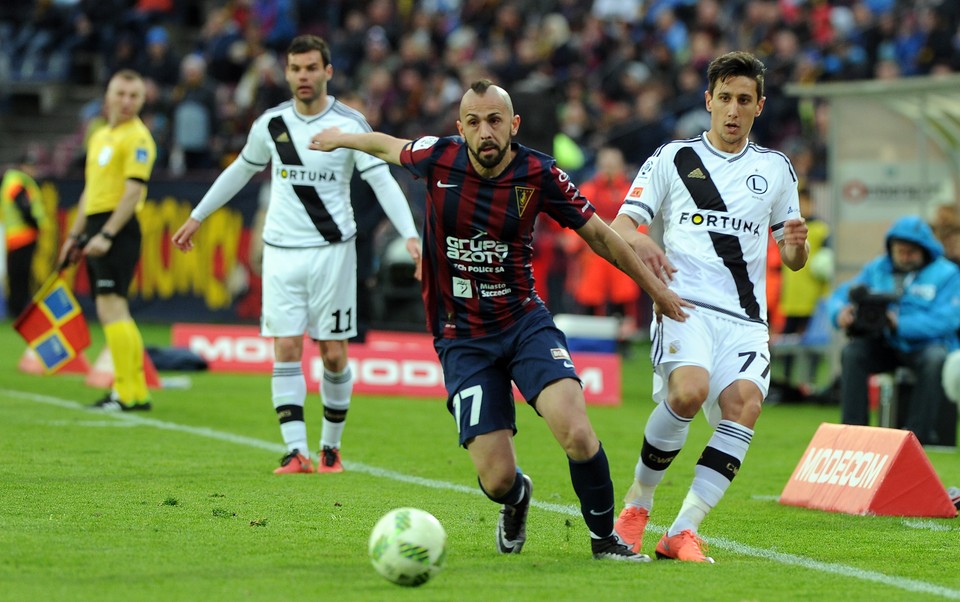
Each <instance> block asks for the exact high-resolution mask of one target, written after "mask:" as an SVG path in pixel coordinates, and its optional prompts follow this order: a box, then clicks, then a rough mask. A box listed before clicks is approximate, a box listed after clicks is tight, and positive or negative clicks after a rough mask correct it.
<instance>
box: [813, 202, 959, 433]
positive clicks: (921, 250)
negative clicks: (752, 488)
mask: <svg viewBox="0 0 960 602" xmlns="http://www.w3.org/2000/svg"><path fill="white" fill-rule="evenodd" d="M886 248H887V252H886V253H885V254H883V255H881V256H879V257H877V258H876V259H873V260H872V261H870V262H869V263H867V265H865V266H864V267H863V269H862V270H861V271H860V273H859V274H857V275H856V276H855V277H854V278H853V279H852V280H850V281H849V282H847V283H845V284H843V285H841V286H840V287H838V288H837V289H836V290H835V291H834V292H833V294H832V295H831V297H830V299H829V310H830V317H831V320H832V321H833V323H834V324H835V325H836V326H837V327H838V328H840V329H843V330H844V331H845V332H846V333H847V335H848V336H849V337H850V339H849V342H848V343H847V345H846V346H845V347H844V349H843V352H842V355H841V370H842V371H841V375H840V389H841V404H842V416H841V419H842V420H841V421H842V422H843V423H844V424H864V425H865V424H867V423H868V416H869V414H868V403H867V379H868V378H869V376H870V375H871V374H875V373H882V372H890V371H892V370H894V369H895V368H897V367H900V366H906V367H909V368H910V369H911V370H912V371H913V373H914V375H915V376H916V385H915V386H914V388H913V393H912V396H911V398H910V400H909V413H908V415H907V422H906V424H905V425H904V427H903V428H905V429H907V430H910V431H913V432H914V434H916V436H917V438H918V439H919V440H920V443H921V444H924V445H932V444H936V443H937V442H938V441H937V434H936V417H937V412H938V410H939V407H940V404H943V403H946V401H945V394H944V391H943V386H942V385H941V378H940V375H941V372H942V370H943V363H944V360H945V358H946V357H947V354H948V353H949V352H950V351H952V350H954V349H956V348H957V347H958V346H960V342H958V339H957V329H958V328H960V269H958V268H957V266H956V265H955V264H953V263H952V262H951V261H949V260H948V259H946V258H945V257H943V247H942V246H941V244H940V243H939V242H938V241H937V239H936V238H935V237H934V235H933V231H932V230H931V229H930V227H929V226H928V225H927V224H926V223H925V222H924V221H923V220H921V219H920V218H919V217H916V216H908V217H903V218H900V219H899V220H897V221H896V222H895V223H894V224H893V226H892V227H891V228H890V230H889V231H888V232H887V236H886Z"/></svg>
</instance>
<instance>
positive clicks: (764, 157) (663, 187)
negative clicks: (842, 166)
mask: <svg viewBox="0 0 960 602" xmlns="http://www.w3.org/2000/svg"><path fill="white" fill-rule="evenodd" d="M658 212H659V213H660V214H661V215H662V217H663V224H664V250H665V251H666V253H667V257H668V258H669V259H670V261H671V262H672V263H673V265H674V266H675V267H676V268H677V273H676V274H675V275H674V280H673V282H672V283H671V284H670V288H671V289H672V290H674V291H675V292H676V293H677V294H678V295H680V296H681V297H683V298H684V299H686V300H688V301H690V302H691V303H694V304H695V305H697V306H700V307H704V308H707V309H712V310H715V311H719V312H722V313H724V314H725V315H729V316H735V317H737V318H741V319H744V320H749V321H751V322H762V323H766V319H767V295H766V269H767V265H766V264H767V248H768V239H769V236H770V232H771V231H772V233H773V236H774V239H775V240H776V241H777V242H779V241H780V240H781V239H782V238H783V224H784V222H785V221H786V220H788V219H796V218H798V217H800V202H799V199H798V196H797V176H796V173H795V172H794V170H793V166H792V165H791V164H790V160H789V159H788V158H787V157H786V156H785V155H783V154H782V153H779V152H776V151H772V150H769V149H766V148H763V147H761V146H757V145H756V144H753V143H748V144H747V145H746V146H745V147H744V149H743V150H742V151H740V152H739V153H736V154H730V153H725V152H721V151H719V150H717V149H716V148H714V147H713V146H712V145H711V144H710V142H709V141H708V140H707V136H706V132H704V133H703V134H702V135H701V136H700V137H698V138H692V139H689V140H675V141H673V142H669V143H667V144H664V145H663V146H661V147H660V148H659V149H657V152H656V153H654V155H653V156H652V157H650V158H649V159H647V161H646V162H645V163H644V164H643V166H642V167H641V168H640V171H639V172H638V173H637V176H636V178H634V180H633V184H632V185H631V186H630V190H628V191H627V195H626V198H625V199H624V202H623V205H622V206H621V208H620V213H625V214H627V215H628V216H630V217H631V218H633V219H634V220H635V221H637V222H638V223H641V224H649V223H650V222H651V220H652V219H653V217H654V215H656V214H657V213H658Z"/></svg>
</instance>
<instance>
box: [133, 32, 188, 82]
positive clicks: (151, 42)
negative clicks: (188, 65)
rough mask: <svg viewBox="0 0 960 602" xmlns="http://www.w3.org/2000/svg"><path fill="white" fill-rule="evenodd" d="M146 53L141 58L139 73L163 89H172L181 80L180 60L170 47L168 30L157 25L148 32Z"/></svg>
mask: <svg viewBox="0 0 960 602" xmlns="http://www.w3.org/2000/svg"><path fill="white" fill-rule="evenodd" d="M146 43H147V47H146V52H145V53H144V54H143V55H142V56H141V57H140V65H139V69H138V71H139V72H140V74H141V75H143V77H144V78H146V79H152V80H153V81H155V82H156V83H157V85H159V86H160V87H161V88H172V87H173V86H175V85H176V84H177V80H178V78H179V66H180V59H179V57H177V56H176V54H175V53H174V51H173V48H172V47H171V45H170V36H169V34H168V33H167V30H166V29H164V28H163V27H162V26H160V25H155V26H153V27H151V28H150V29H149V30H148V31H147V37H146Z"/></svg>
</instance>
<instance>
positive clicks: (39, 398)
mask: <svg viewBox="0 0 960 602" xmlns="http://www.w3.org/2000/svg"><path fill="white" fill-rule="evenodd" d="M0 394H4V395H9V396H11V397H16V398H20V399H24V400H27V401H33V402H36V403H43V404H47V405H51V406H56V407H60V408H64V409H68V410H75V411H83V412H87V411H89V410H88V409H87V407H86V406H84V405H81V404H79V403H77V402H75V401H70V400H67V399H60V398H58V397H51V396H49V395H39V394H36V393H29V392H25V391H16V390H11V389H0ZM111 417H113V418H115V419H117V420H122V421H124V422H131V423H133V424H139V425H143V426H152V427H155V428H158V429H162V430H169V431H176V432H180V433H188V434H192V435H198V436H201V437H207V438H210V439H216V440H219V441H225V442H228V443H234V444H237V445H244V446H247V447H253V448H257V449H263V450H266V451H270V452H275V453H281V454H282V453H284V452H285V451H286V447H285V446H283V445H281V444H278V443H271V442H269V441H263V440H262V439H254V438H253V437H245V436H243V435H236V434H233V433H226V432H223V431H215V430H213V429H209V428H206V427H196V426H189V425H185V424H177V423H175V422H166V421H163V420H156V419H153V418H145V417H141V416H137V415H131V414H111ZM343 464H344V467H345V468H346V469H348V470H350V471H353V472H361V473H364V474H369V475H371V476H375V477H380V478H387V479H394V480H397V481H400V482H404V483H410V484H413V485H420V486H423V487H428V488H434V489H446V490H449V491H457V492H462V493H469V494H472V495H483V494H482V493H481V492H480V491H479V490H478V489H477V488H476V487H468V486H466V485H458V484H456V483H448V482H446V481H438V480H435V479H427V478H424V477H417V476H413V475H408V474H404V473H400V472H396V471H393V470H388V469H385V468H378V467H375V466H367V465H366V464H362V463H360V462H347V461H345V462H344V463H343ZM533 506H535V507H537V508H542V509H544V510H548V511H551V512H556V513H558V514H565V515H568V516H574V517H579V516H580V510H579V509H578V508H577V507H575V506H572V505H563V504H553V503H550V502H541V501H537V500H533ZM666 529H667V527H666V526H659V525H655V524H648V525H647V531H650V532H653V533H662V532H663V531H665V530H666ZM704 539H706V540H707V542H708V543H709V544H710V545H711V546H714V547H717V548H722V549H727V550H730V551H732V552H734V553H736V554H740V555H743V556H752V557H755V558H760V559H763V560H768V561H771V562H776V563H779V564H784V565H788V566H797V567H801V568H806V569H809V570H812V571H817V572H821V573H829V574H832V575H838V576H841V577H849V578H852V579H858V580H861V581H868V582H872V583H878V584H881V585H887V586H890V587H893V588H897V589H901V590H904V591H908V592H913V593H923V594H930V595H933V596H940V597H942V598H947V599H950V600H960V590H956V589H950V588H948V587H943V586H940V585H936V584H934V583H927V582H925V581H919V580H916V579H909V578H906V577H895V576H891V575H885V574H883V573H879V572H877V571H871V570H868V569H861V568H857V567H852V566H846V565H842V564H836V563H830V562H823V561H820V560H814V559H812V558H805V557H803V556H797V555H795V554H786V553H783V552H777V551H774V550H770V549H766V548H756V547H753V546H748V545H746V544H742V543H739V542H737V541H734V540H732V539H727V538H725V537H715V536H712V537H705V538H704Z"/></svg>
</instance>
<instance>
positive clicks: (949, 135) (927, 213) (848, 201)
mask: <svg viewBox="0 0 960 602" xmlns="http://www.w3.org/2000/svg"><path fill="white" fill-rule="evenodd" d="M786 93H787V94H788V95H791V96H795V97H798V98H800V100H801V106H804V105H806V106H807V107H812V106H815V107H816V108H813V109H812V110H813V111H814V112H816V113H819V112H821V111H826V113H827V115H826V121H825V122H823V123H824V124H825V126H824V128H823V129H825V131H822V132H821V135H824V136H825V137H826V144H827V168H828V171H827V174H828V183H827V186H826V189H824V190H820V191H818V192H819V194H817V195H816V200H817V204H818V207H819V212H820V214H821V215H822V216H823V217H824V218H826V219H827V220H828V221H829V223H830V225H831V230H832V233H831V242H832V246H833V249H834V251H835V253H836V271H835V278H836V279H837V282H843V281H845V280H847V279H848V278H850V277H851V276H853V275H854V274H855V273H856V272H857V271H859V270H860V268H861V267H862V266H863V265H864V264H865V263H866V262H867V261H869V260H870V259H872V258H873V257H875V256H876V255H878V254H880V253H882V252H883V249H884V247H883V238H884V235H885V234H886V232H887V230H888V229H889V227H890V225H891V224H892V223H893V221H894V220H896V219H897V218H899V217H901V216H904V215H908V214H917V215H920V216H922V217H924V218H925V219H927V220H931V219H932V217H933V215H934V213H935V211H936V208H937V206H939V205H941V204H951V203H956V202H958V201H960V75H956V74H948V75H939V76H930V77H914V78H904V79H898V80H869V81H858V82H835V83H823V84H809V85H802V84H791V85H789V86H787V88H786ZM821 115H822V114H821ZM814 119H815V121H819V119H818V118H814Z"/></svg>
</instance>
